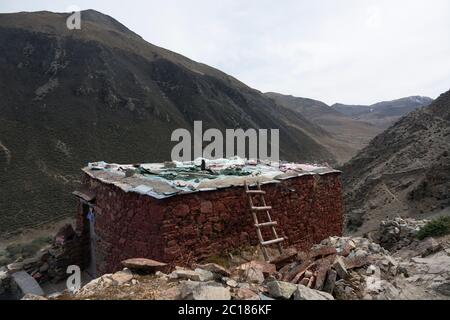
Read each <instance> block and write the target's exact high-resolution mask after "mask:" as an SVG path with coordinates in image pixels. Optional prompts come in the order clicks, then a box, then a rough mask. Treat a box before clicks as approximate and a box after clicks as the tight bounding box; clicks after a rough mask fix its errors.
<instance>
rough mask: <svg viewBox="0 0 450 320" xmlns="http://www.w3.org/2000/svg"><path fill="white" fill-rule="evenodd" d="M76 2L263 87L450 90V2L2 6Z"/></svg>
mask: <svg viewBox="0 0 450 320" xmlns="http://www.w3.org/2000/svg"><path fill="white" fill-rule="evenodd" d="M72 4H75V5H77V6H79V7H81V8H93V9H96V10H98V11H102V12H104V13H107V14H110V15H111V16H113V17H114V18H116V19H118V20H119V21H121V22H122V23H124V24H125V25H127V26H128V27H129V28H130V29H132V30H134V31H135V32H137V33H138V34H140V35H142V36H143V37H144V38H145V39H146V40H148V41H149V42H152V43H154V44H156V45H159V46H162V47H165V48H167V49H170V50H173V51H176V52H179V53H181V54H184V55H186V56H188V57H190V58H192V59H194V60H197V61H200V62H203V63H206V64H209V65H212V66H214V67H217V68H219V69H221V70H222V71H224V72H227V73H229V74H231V75H233V76H234V77H236V78H238V79H240V80H241V81H243V82H245V83H247V84H248V85H250V86H252V87H254V88H256V89H258V90H261V91H278V92H281V93H289V94H293V95H296V96H305V97H311V98H315V99H319V100H323V101H325V102H327V103H334V102H338V101H339V102H344V103H354V104H357V103H373V102H376V101H380V100H387V99H394V98H398V97H402V96H407V95H416V94H417V95H428V96H431V97H433V98H435V97H436V96H437V95H438V94H440V93H442V92H444V91H447V90H448V89H450V73H449V71H450V59H449V58H448V57H450V41H449V40H450V2H449V1H448V0H433V1H428V0H395V1H392V0H377V1H375V0H346V1H341V0H315V1H307V0H284V1H277V2H275V1H268V0H259V1H258V0H245V1H241V0H223V1H220V2H219V1H209V0H190V1H181V0H177V1H176V0H153V1H145V2H144V1H138V0H128V1H127V2H126V3H124V2H123V1H113V0H109V1H106V0H101V1H87V0H82V1H73V0H72V1H64V0H63V1H45V0H40V1H31V0H24V1H14V2H10V3H9V4H6V3H2V4H0V11H3V12H6V11H21V10H27V11H33V10H44V9H45V10H52V11H65V9H66V8H67V7H68V6H69V5H72Z"/></svg>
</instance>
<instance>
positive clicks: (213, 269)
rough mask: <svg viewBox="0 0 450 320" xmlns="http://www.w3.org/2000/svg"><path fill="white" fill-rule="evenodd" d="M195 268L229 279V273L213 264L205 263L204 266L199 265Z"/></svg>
mask: <svg viewBox="0 0 450 320" xmlns="http://www.w3.org/2000/svg"><path fill="white" fill-rule="evenodd" d="M196 267H197V268H200V269H203V270H207V271H209V272H212V273H215V274H218V275H221V276H224V277H229V276H230V271H228V270H227V269H226V268H224V267H222V266H220V265H218V264H215V263H206V264H201V265H197V266H196Z"/></svg>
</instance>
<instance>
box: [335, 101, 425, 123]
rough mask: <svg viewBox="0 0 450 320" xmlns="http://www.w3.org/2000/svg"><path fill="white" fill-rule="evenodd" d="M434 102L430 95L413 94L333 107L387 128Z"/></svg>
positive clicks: (349, 115)
mask: <svg viewBox="0 0 450 320" xmlns="http://www.w3.org/2000/svg"><path fill="white" fill-rule="evenodd" d="M432 102H433V99H431V98H428V97H420V96H413V97H407V98H401V99H397V100H392V101H383V102H379V103H375V104H373V105H370V106H361V105H345V104H340V103H336V104H334V105H332V106H331V107H332V108H333V109H335V110H336V111H338V112H340V113H342V114H344V115H346V116H348V117H351V118H353V119H356V120H361V121H366V122H369V123H371V124H373V125H375V126H377V127H379V128H383V129H386V128H388V127H389V126H390V125H392V124H393V123H394V122H395V121H397V120H399V119H400V118H401V117H402V116H404V115H406V114H408V113H410V112H411V111H414V110H416V109H418V108H422V107H426V106H429V105H430V104H431V103H432Z"/></svg>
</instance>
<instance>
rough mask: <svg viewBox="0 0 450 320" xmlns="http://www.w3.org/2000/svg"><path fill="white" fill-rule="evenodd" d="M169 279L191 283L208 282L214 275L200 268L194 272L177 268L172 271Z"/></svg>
mask: <svg viewBox="0 0 450 320" xmlns="http://www.w3.org/2000/svg"><path fill="white" fill-rule="evenodd" d="M169 277H170V278H173V279H185V280H192V281H210V280H213V279H214V274H213V273H212V272H210V271H207V270H203V269H200V268H197V269H195V270H194V271H192V270H188V269H184V268H179V269H177V270H175V271H173V272H172V273H171V274H170V276H169Z"/></svg>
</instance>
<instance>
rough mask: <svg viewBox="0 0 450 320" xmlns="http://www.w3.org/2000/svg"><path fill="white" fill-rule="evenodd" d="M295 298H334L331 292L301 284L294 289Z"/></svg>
mask: <svg viewBox="0 0 450 320" xmlns="http://www.w3.org/2000/svg"><path fill="white" fill-rule="evenodd" d="M294 300H334V298H333V296H332V295H331V294H329V293H326V292H322V291H318V290H314V289H311V288H307V287H305V286H303V285H301V284H299V285H297V286H296V289H295V290H294Z"/></svg>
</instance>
